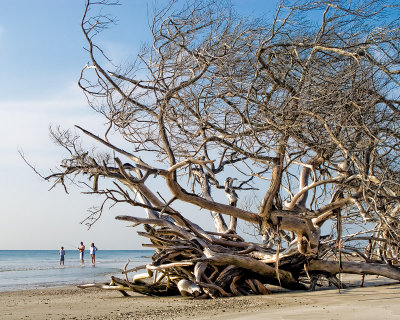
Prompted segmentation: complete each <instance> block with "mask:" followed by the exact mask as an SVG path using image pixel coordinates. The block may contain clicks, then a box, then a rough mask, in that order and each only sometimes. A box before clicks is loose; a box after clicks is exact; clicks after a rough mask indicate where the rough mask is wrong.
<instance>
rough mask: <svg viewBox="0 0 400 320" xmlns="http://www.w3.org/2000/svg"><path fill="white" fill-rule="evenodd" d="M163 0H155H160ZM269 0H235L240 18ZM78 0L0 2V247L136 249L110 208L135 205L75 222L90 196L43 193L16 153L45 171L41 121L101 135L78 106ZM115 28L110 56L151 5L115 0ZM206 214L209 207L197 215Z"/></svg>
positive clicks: (142, 35)
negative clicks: (91, 220)
mask: <svg viewBox="0 0 400 320" xmlns="http://www.w3.org/2000/svg"><path fill="white" fill-rule="evenodd" d="M159 2H160V3H162V2H163V1H159ZM272 2H275V1H271V2H265V1H261V0H246V1H244V0H243V1H241V0H237V1H234V4H235V6H236V8H237V10H238V11H239V12H240V13H242V14H245V15H253V14H257V15H261V13H262V12H263V11H270V10H271V7H267V6H266V5H265V3H268V4H269V5H270V4H271V3H272ZM84 3H85V1H83V0H74V1H71V0H35V1H32V0H19V1H9V0H0V119H1V121H2V123H1V126H0V136H1V144H0V197H1V201H0V226H1V232H0V250H2V249H56V248H59V247H60V246H61V245H64V246H65V247H66V248H67V249H72V248H75V247H76V246H77V245H78V243H79V242H80V241H84V242H85V243H90V242H95V243H96V245H97V246H98V247H99V249H140V248H141V243H142V242H143V240H144V239H142V238H139V237H138V236H137V235H136V230H133V229H131V228H126V227H125V224H124V223H121V222H118V221H115V220H114V216H115V215H117V214H129V213H130V214H135V215H138V216H142V215H143V213H142V211H141V209H139V208H137V209H136V208H135V209H133V210H132V209H130V211H129V212H127V210H126V209H127V208H116V209H113V210H111V211H110V212H109V213H108V214H106V215H104V217H103V218H102V219H101V220H100V221H99V222H98V223H97V224H95V225H94V226H93V227H92V229H90V230H87V228H86V227H85V226H83V225H81V224H79V222H80V221H81V220H82V219H83V218H84V217H85V216H86V215H87V209H88V208H90V207H91V206H93V205H95V204H99V199H94V198H93V197H88V196H85V195H82V194H80V193H79V190H72V191H71V193H70V194H69V195H66V194H65V193H64V192H63V190H62V189H61V188H56V189H55V190H52V191H50V192H49V191H48V189H49V187H50V185H49V184H48V183H46V182H44V181H42V180H41V179H40V178H39V177H38V176H36V175H35V174H34V173H33V171H32V170H31V169H30V168H29V167H28V166H27V165H26V164H25V163H24V162H23V161H22V159H21V157H20V156H19V154H18V150H23V152H24V154H25V155H26V157H27V158H28V159H29V160H30V161H31V162H32V163H33V164H35V165H36V166H37V168H38V169H39V170H40V171H41V172H44V173H48V172H49V169H51V168H54V166H55V164H56V163H57V162H58V161H59V160H60V159H62V155H63V152H62V150H61V149H59V148H58V147H57V146H55V145H53V144H52V142H51V140H50V138H49V126H50V125H58V124H59V125H62V126H63V127H65V128H71V127H73V125H75V124H78V125H81V126H83V127H85V128H88V129H89V130H92V131H93V132H99V133H100V132H101V126H102V124H103V120H102V119H101V117H99V116H98V115H97V114H95V113H94V112H93V111H92V110H91V109H90V108H88V107H87V104H86V102H85V99H84V96H83V94H82V93H81V91H80V90H79V88H78V86H77V79H78V76H79V73H80V70H81V68H82V67H83V66H84V65H85V64H86V63H87V62H88V57H87V55H86V52H85V51H84V50H83V47H84V45H85V43H84V38H83V35H82V34H81V30H80V20H81V16H82V13H83V9H84ZM121 3H122V5H121V6H120V7H118V8H115V14H116V15H117V16H118V19H119V25H118V26H116V27H114V28H113V29H111V30H109V31H107V32H106V33H104V35H103V36H102V39H103V43H104V46H105V48H106V49H107V52H108V53H109V54H110V56H111V57H113V58H114V59H116V61H118V60H125V59H127V58H129V57H131V58H132V57H134V56H135V54H136V53H137V51H138V49H139V48H140V45H141V44H142V42H143V41H146V40H149V32H148V23H147V20H148V19H147V11H148V5H151V4H152V3H153V2H150V1H145V0H131V1H127V0H125V1H122V2H121ZM203 214H204V219H205V220H208V219H209V218H208V217H209V215H208V213H205V212H204V213H203Z"/></svg>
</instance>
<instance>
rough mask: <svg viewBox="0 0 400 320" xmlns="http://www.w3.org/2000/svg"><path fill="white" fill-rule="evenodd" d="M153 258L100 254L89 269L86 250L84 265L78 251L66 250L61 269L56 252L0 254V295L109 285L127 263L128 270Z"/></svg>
mask: <svg viewBox="0 0 400 320" xmlns="http://www.w3.org/2000/svg"><path fill="white" fill-rule="evenodd" d="M152 255H153V250H99V251H97V252H96V264H95V265H94V266H92V265H91V263H90V254H89V251H88V250H86V251H85V264H84V265H81V263H80V260H79V252H78V250H66V255H65V264H64V266H60V265H59V261H60V258H59V255H58V250H0V291H15V290H25V289H37V288H45V287H60V286H66V285H76V284H84V283H94V282H96V283H98V282H108V281H110V276H111V275H115V276H117V277H122V278H123V275H122V274H121V271H122V269H123V268H124V265H125V264H126V263H127V261H128V260H130V263H129V265H128V269H130V268H134V267H137V266H140V265H143V264H147V263H149V262H150V261H151V256H152Z"/></svg>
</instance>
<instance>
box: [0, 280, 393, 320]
mask: <svg viewBox="0 0 400 320" xmlns="http://www.w3.org/2000/svg"><path fill="white" fill-rule="evenodd" d="M369 279H370V280H368V281H367V287H364V288H359V287H353V288H349V289H345V290H341V292H340V293H339V291H338V290H337V289H330V290H318V291H314V292H290V293H282V292H281V293H275V294H271V295H268V296H250V297H235V298H224V299H216V300H198V299H191V298H182V297H180V296H176V297H165V298H153V297H147V296H142V295H137V294H135V295H132V296H131V297H123V296H122V295H121V294H120V293H118V292H115V291H104V290H99V289H85V290H82V289H78V288H76V287H66V288H53V289H37V290H28V291H14V292H2V293H0V319H2V320H3V319H157V320H164V319H204V320H205V319H207V320H210V319H229V320H234V319H297V320H301V319H307V320H308V319H324V320H325V319H327V320H329V319H363V320H364V319H367V320H369V319H371V320H372V319H379V320H383V319H400V284H399V283H398V282H396V283H391V284H386V285H381V284H382V280H383V279H376V278H369ZM380 282H381V283H380ZM385 283H387V282H385Z"/></svg>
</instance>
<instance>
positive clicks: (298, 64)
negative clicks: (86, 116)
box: [47, 0, 400, 297]
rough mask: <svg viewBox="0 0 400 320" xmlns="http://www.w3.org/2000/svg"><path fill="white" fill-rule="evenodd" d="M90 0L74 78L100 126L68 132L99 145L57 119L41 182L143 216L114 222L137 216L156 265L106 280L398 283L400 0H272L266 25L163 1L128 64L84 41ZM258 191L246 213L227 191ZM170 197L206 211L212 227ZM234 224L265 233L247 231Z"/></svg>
mask: <svg viewBox="0 0 400 320" xmlns="http://www.w3.org/2000/svg"><path fill="white" fill-rule="evenodd" d="M99 5H100V6H104V5H107V3H105V2H103V1H100V2H99V1H97V2H93V3H91V1H90V0H89V1H88V2H87V5H86V10H85V12H84V15H83V19H82V31H83V33H84V36H85V37H86V40H87V44H88V47H87V51H88V54H89V57H90V61H91V62H90V64H88V65H86V66H85V67H84V68H83V69H82V72H81V76H80V79H79V85H80V87H81V88H82V90H83V91H84V93H85V94H86V96H87V98H88V102H89V104H90V106H91V107H92V108H93V109H94V110H96V111H97V112H99V113H101V114H102V115H103V116H104V118H105V119H107V122H108V126H107V127H106V128H105V131H104V133H103V134H102V135H101V136H100V135H97V133H96V134H95V133H92V132H89V131H87V130H86V129H84V128H81V127H78V126H77V128H78V129H79V131H80V132H82V133H84V134H86V135H88V136H90V137H91V138H93V139H94V140H95V141H96V143H98V144H100V145H102V146H103V147H105V148H107V149H108V150H109V153H105V154H102V155H96V154H95V153H93V152H91V151H88V150H83V149H82V148H81V147H80V146H79V145H78V141H79V139H78V137H77V136H76V135H74V134H73V133H72V131H62V130H56V131H54V132H52V135H53V137H54V139H55V141H56V142H57V143H59V144H60V145H61V146H63V147H65V148H66V149H67V150H68V151H69V152H70V157H69V158H67V159H64V160H63V161H62V162H61V166H60V171H59V172H56V173H54V174H52V175H50V176H49V177H47V179H48V180H51V181H53V182H54V183H55V184H58V183H61V184H63V185H64V186H65V188H67V184H66V180H67V179H68V178H69V177H71V178H72V177H74V179H76V178H75V176H78V177H80V178H82V180H81V181H83V182H84V183H85V185H86V187H87V189H88V190H87V191H88V192H91V193H96V194H101V195H103V196H104V199H105V200H104V201H105V202H111V203H112V204H117V203H121V202H124V203H128V204H130V205H132V206H137V207H142V208H143V209H144V211H145V212H146V217H145V218H143V217H133V216H130V215H120V216H117V217H116V219H118V220H123V221H128V222H133V223H135V225H138V224H142V225H144V230H145V231H144V232H139V234H140V235H142V236H143V237H145V238H147V239H148V240H149V241H150V244H144V246H146V247H151V248H154V249H155V253H154V256H153V261H152V263H151V264H149V265H147V266H142V267H139V268H134V269H131V270H129V269H128V268H127V266H125V274H126V278H125V279H118V278H113V284H114V285H111V286H108V285H107V286H103V287H105V288H108V289H117V290H120V291H123V292H124V291H125V290H133V291H136V292H141V293H145V294H148V293H151V294H174V293H176V292H177V291H178V290H179V291H180V292H181V293H182V294H183V295H193V296H198V295H201V296H204V297H218V296H232V295H246V294H248V293H254V294H266V293H268V290H267V288H266V287H265V284H275V285H280V286H282V287H284V288H289V289H298V288H307V287H310V288H313V286H314V285H315V279H317V278H318V277H321V276H322V277H324V278H327V279H328V280H329V281H330V282H332V283H334V284H335V285H337V286H338V287H340V286H341V283H340V281H339V279H338V278H337V277H336V275H337V274H338V273H356V274H363V275H365V274H376V275H382V276H385V277H388V278H392V279H397V280H400V269H399V267H398V266H399V261H398V253H399V245H400V237H399V236H400V234H399V232H398V230H399V214H400V175H399V166H400V162H399V155H400V153H399V151H400V135H399V127H400V122H399V120H400V108H399V107H400V100H399V92H400V91H399V81H400V78H399V76H400V55H399V54H400V52H399V48H400V41H399V40H400V32H399V31H400V30H399V26H400V23H399V16H400V15H399V7H398V6H396V5H391V4H390V3H387V2H385V1H374V0H371V1H315V2H310V1H305V2H304V3H300V2H298V1H296V2H293V3H291V2H282V3H281V4H280V5H279V6H278V7H277V10H276V14H275V16H274V19H273V20H272V21H267V22H266V21H259V20H257V21H254V22H248V21H244V20H242V19H240V18H238V17H237V15H236V14H235V13H234V12H233V11H232V9H231V7H230V5H229V4H226V3H222V2H220V1H200V2H199V1H189V2H188V3H186V4H185V5H184V6H183V7H182V5H181V6H179V7H176V6H174V4H173V3H172V4H170V5H169V6H168V7H166V8H164V9H161V10H158V11H156V13H155V15H154V19H153V21H152V27H151V32H152V37H153V39H152V40H153V42H152V43H151V44H150V45H149V46H148V47H147V48H144V49H143V50H142V52H141V53H140V54H139V55H138V59H137V61H136V62H135V63H133V64H132V65H129V66H125V67H123V66H119V67H112V68H113V70H109V69H110V68H111V67H110V65H111V64H110V63H109V61H110V60H109V59H108V58H107V56H106V53H105V52H104V51H103V50H102V48H101V47H99V46H98V44H97V42H96V39H97V37H98V36H99V33H100V32H101V31H102V30H103V29H104V28H107V27H108V26H109V24H112V23H113V20H112V19H111V18H110V17H109V16H107V15H105V14H99V15H96V14H94V13H92V12H94V10H96V7H97V6H99ZM111 133H113V134H112V135H111ZM117 137H118V138H117ZM120 138H122V139H123V140H121V139H120ZM117 139H119V140H118V141H119V142H121V141H122V142H121V144H118V143H113V142H112V141H111V140H114V141H116V140H117ZM122 146H124V147H122ZM144 159H145V160H144ZM149 177H156V178H157V179H158V180H157V181H158V183H160V184H163V185H164V186H165V189H168V192H167V193H164V195H163V194H161V193H157V192H156V191H155V190H154V188H152V185H151V184H149ZM99 178H105V179H101V180H100V179H99ZM107 180H108V181H112V183H107V182H106V181H107ZM100 181H101V183H100ZM103 181H104V182H103ZM218 189H221V191H222V190H224V191H225V194H226V195H227V197H228V200H227V201H226V202H224V201H222V200H221V197H219V196H216V195H217V190H218ZM256 189H257V190H258V191H257V192H258V193H260V192H263V195H262V199H261V201H260V203H259V204H258V209H257V210H258V211H256V212H252V211H250V210H248V209H244V206H243V205H242V204H241V203H240V199H239V195H240V196H241V197H243V196H245V195H246V193H249V192H254V190H256ZM168 197H169V198H168ZM178 202H183V203H188V204H191V205H194V206H196V207H198V208H201V209H206V210H202V211H199V213H198V214H205V212H207V211H210V212H211V217H212V219H213V221H214V224H215V228H216V230H215V231H206V230H204V229H203V228H202V227H201V226H199V225H197V224H195V223H193V222H191V221H190V220H189V219H188V218H187V217H188V215H187V213H186V212H179V211H178V210H177V209H174V204H176V203H178ZM103 208H104V206H101V208H100V209H99V210H96V211H94V212H93V213H92V214H91V215H90V216H89V217H88V220H87V222H88V223H89V224H91V223H93V222H94V221H96V220H97V219H98V218H99V216H100V215H101V212H102V210H103ZM227 219H229V221H227ZM237 220H243V221H247V222H249V223H251V224H253V225H254V226H255V228H257V230H259V232H260V234H261V235H262V236H263V238H264V241H260V243H257V242H249V241H246V240H245V239H243V237H242V236H240V235H238V234H237V231H236V228H237V227H236V225H237ZM321 230H322V231H321ZM321 233H323V234H321ZM139 269H145V273H144V274H139V275H135V276H133V278H132V277H131V278H129V277H128V273H130V272H133V271H137V270H139ZM89 286H91V285H89Z"/></svg>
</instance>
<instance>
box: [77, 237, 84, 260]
mask: <svg viewBox="0 0 400 320" xmlns="http://www.w3.org/2000/svg"><path fill="white" fill-rule="evenodd" d="M78 250H79V259H81V263H82V264H84V263H85V245H84V244H83V242H82V241H81V244H80V246H79V247H78Z"/></svg>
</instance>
